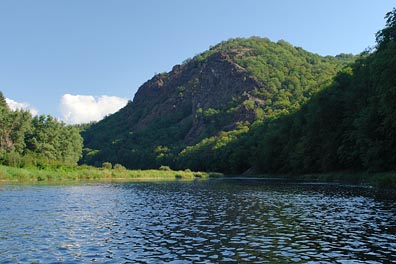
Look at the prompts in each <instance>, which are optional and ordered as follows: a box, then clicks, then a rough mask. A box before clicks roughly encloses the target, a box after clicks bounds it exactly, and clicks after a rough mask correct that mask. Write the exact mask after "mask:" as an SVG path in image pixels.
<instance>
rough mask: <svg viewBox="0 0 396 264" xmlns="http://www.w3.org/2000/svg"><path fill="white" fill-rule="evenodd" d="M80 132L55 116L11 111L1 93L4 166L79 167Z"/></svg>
mask: <svg viewBox="0 0 396 264" xmlns="http://www.w3.org/2000/svg"><path fill="white" fill-rule="evenodd" d="M81 152H82V138H81V136H80V134H79V130H78V129H77V128H75V127H72V126H67V125H65V124H64V123H62V122H59V121H57V120H56V119H54V118H53V117H51V116H44V115H41V116H34V117H33V116H32V115H31V114H30V113H29V112H28V111H24V110H16V111H13V110H10V109H9V107H8V105H7V102H6V100H5V98H4V95H3V94H2V93H1V92H0V164H3V165H8V166H14V167H29V166H36V167H45V166H47V165H48V164H76V163H77V161H78V160H79V159H80V158H81Z"/></svg>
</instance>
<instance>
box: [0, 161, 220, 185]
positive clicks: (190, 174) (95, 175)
mask: <svg viewBox="0 0 396 264" xmlns="http://www.w3.org/2000/svg"><path fill="white" fill-rule="evenodd" d="M219 176H222V174H218V173H207V172H194V171H190V170H183V171H180V170H179V171H174V170H171V169H169V168H162V169H159V170H127V169H125V168H121V169H117V168H113V169H108V168H95V167H91V166H85V165H83V166H48V167H46V168H45V169H39V168H36V167H28V168H15V167H8V166H3V165H0V183H1V182H3V183H4V182H42V181H71V180H75V181H78V180H176V179H184V180H192V179H197V178H209V177H219Z"/></svg>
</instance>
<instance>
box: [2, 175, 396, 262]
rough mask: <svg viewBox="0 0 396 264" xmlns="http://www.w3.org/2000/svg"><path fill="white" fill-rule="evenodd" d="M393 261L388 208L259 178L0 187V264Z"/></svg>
mask: <svg viewBox="0 0 396 264" xmlns="http://www.w3.org/2000/svg"><path fill="white" fill-rule="evenodd" d="M94 262H97V263H392V262H394V263H396V204H395V200H394V199H388V198H384V197H378V196H377V194H375V192H374V191H372V190H370V189H367V188H358V187H353V186H340V185H322V184H297V183H285V182H273V181H259V180H249V181H247V180H208V181H196V182H149V183H86V184H76V185H53V186H48V185H0V263H94Z"/></svg>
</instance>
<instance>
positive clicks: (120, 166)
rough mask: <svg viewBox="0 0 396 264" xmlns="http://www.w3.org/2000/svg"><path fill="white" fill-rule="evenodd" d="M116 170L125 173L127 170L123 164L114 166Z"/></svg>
mask: <svg viewBox="0 0 396 264" xmlns="http://www.w3.org/2000/svg"><path fill="white" fill-rule="evenodd" d="M113 168H114V169H115V170H118V171H124V170H126V168H125V167H124V166H122V165H121V164H118V163H117V164H115V165H114V167H113Z"/></svg>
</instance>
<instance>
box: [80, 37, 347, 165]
mask: <svg viewBox="0 0 396 264" xmlns="http://www.w3.org/2000/svg"><path fill="white" fill-rule="evenodd" d="M353 60H354V57H353V56H351V55H345V54H343V55H340V56H336V57H331V56H327V57H321V56H319V55H316V54H313V53H310V52H307V51H305V50H303V49H301V48H296V47H293V46H292V45H290V44H288V43H287V42H285V41H279V42H277V43H274V42H271V41H269V40H268V39H263V38H258V37H252V38H249V39H233V40H229V41H225V42H222V43H220V44H218V45H216V46H214V47H212V48H211V49H210V50H208V51H206V52H204V53H202V54H199V55H197V56H195V57H194V58H192V59H189V60H187V61H186V62H184V63H183V64H182V65H176V66H175V67H173V69H172V71H170V72H169V73H161V74H158V75H156V76H154V77H153V78H152V79H151V80H149V81H147V82H146V83H144V84H143V85H142V86H141V87H140V88H139V90H138V92H137V93H136V95H135V97H134V100H133V101H132V102H129V103H128V105H127V106H125V107H124V108H123V109H121V110H120V111H119V112H117V113H115V114H113V115H111V116H109V117H107V118H105V119H104V120H102V121H100V122H98V123H97V124H94V125H93V126H91V127H90V128H88V129H87V130H86V131H84V132H83V134H82V135H83V138H84V145H85V151H84V157H83V159H82V162H83V163H88V164H93V165H100V164H101V163H102V162H104V161H110V162H112V163H121V164H123V165H125V166H127V167H129V168H155V167H158V166H159V165H169V166H171V167H175V168H185V167H194V169H207V167H205V166H203V165H202V164H201V165H200V162H198V163H191V162H186V157H188V156H189V155H191V154H193V153H194V152H193V151H192V150H194V146H198V147H196V149H198V150H199V149H200V148H199V146H201V145H202V144H205V142H208V141H216V142H217V141H218V142H219V144H223V143H224V142H223V141H224V140H227V139H229V137H230V135H231V136H232V139H236V138H238V137H240V136H242V135H243V134H244V133H245V132H246V131H247V130H248V129H249V128H250V127H251V125H252V124H253V123H255V122H258V121H263V122H266V121H267V120H271V119H274V118H276V117H279V116H282V115H285V114H289V113H293V112H295V111H297V110H299V109H300V107H301V105H303V104H304V103H306V102H307V101H308V100H309V99H310V98H311V97H312V96H313V95H314V94H316V93H317V92H318V91H320V90H321V89H322V88H323V87H325V86H327V85H329V84H330V83H331V79H332V78H333V77H334V76H335V75H336V73H337V72H338V71H339V70H340V69H342V68H343V67H344V66H345V65H346V64H347V63H349V62H351V61H353ZM208 155H210V153H208ZM214 169H218V170H224V168H214ZM241 169H242V168H241Z"/></svg>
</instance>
